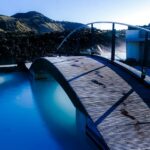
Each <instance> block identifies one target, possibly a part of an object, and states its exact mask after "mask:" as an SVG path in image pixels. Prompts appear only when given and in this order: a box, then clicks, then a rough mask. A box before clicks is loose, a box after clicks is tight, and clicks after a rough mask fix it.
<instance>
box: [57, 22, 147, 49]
mask: <svg viewBox="0 0 150 150" xmlns="http://www.w3.org/2000/svg"><path fill="white" fill-rule="evenodd" d="M101 23H105V24H107V23H108V24H118V25H124V26H127V27H133V28H136V29H139V30H143V31H146V32H150V30H149V29H146V28H143V27H140V26H134V25H130V24H126V23H121V22H112V21H96V22H90V23H87V24H84V25H81V26H80V27H78V28H76V29H74V30H73V31H72V32H70V33H69V34H68V35H67V36H66V37H65V38H64V39H63V41H62V42H61V43H60V44H59V46H58V47H57V51H58V50H59V49H60V48H61V47H62V45H63V44H64V43H65V41H66V40H67V39H68V38H69V37H70V36H71V35H72V34H73V33H75V32H76V31H78V30H80V29H83V28H85V27H86V26H88V25H92V24H101Z"/></svg>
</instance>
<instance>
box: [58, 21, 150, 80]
mask: <svg viewBox="0 0 150 150" xmlns="http://www.w3.org/2000/svg"><path fill="white" fill-rule="evenodd" d="M102 23H103V24H112V42H111V43H112V48H111V61H112V62H114V60H115V38H116V37H115V34H116V32H115V25H116V24H117V25H123V26H127V27H131V28H135V29H138V30H142V31H145V32H146V36H145V43H144V45H145V47H144V56H143V57H147V56H146V55H147V41H148V33H150V30H149V29H146V28H143V27H140V26H134V25H130V24H126V23H121V22H112V21H96V22H90V23H87V24H84V25H81V26H80V27H78V28H76V29H74V30H73V31H72V32H70V33H69V34H68V35H67V36H66V37H65V38H64V39H63V40H62V42H61V43H60V44H59V46H58V47H57V52H58V53H59V49H60V48H61V47H62V45H63V44H64V43H65V42H66V41H67V39H68V38H69V37H70V36H71V35H72V34H74V33H75V32H76V31H78V30H80V29H83V28H85V27H87V26H88V25H91V28H93V24H102ZM145 62H146V58H145V59H143V62H142V65H141V70H142V71H141V79H142V80H144V79H145V77H146V68H145Z"/></svg>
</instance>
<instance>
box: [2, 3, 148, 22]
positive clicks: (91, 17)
mask: <svg viewBox="0 0 150 150" xmlns="http://www.w3.org/2000/svg"><path fill="white" fill-rule="evenodd" d="M31 10H34V11H38V12H41V13H43V14H44V15H46V16H47V17H49V18H51V19H54V20H60V21H62V20H64V21H74V22H81V23H88V22H93V21H117V22H123V23H128V24H133V25H144V24H148V23H150V0H0V14H4V15H13V14H15V13H17V12H27V11H31Z"/></svg>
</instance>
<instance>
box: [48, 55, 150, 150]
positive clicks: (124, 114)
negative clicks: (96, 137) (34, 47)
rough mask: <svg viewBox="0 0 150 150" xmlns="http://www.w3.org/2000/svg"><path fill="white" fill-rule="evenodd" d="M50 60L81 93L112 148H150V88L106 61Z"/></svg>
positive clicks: (83, 57)
mask: <svg viewBox="0 0 150 150" xmlns="http://www.w3.org/2000/svg"><path fill="white" fill-rule="evenodd" d="M47 59H48V60H49V61H50V62H52V63H53V64H54V65H55V66H56V67H57V68H58V69H59V70H60V72H61V73H62V74H63V75H64V77H65V78H66V80H67V81H68V82H69V84H70V85H71V86H72V88H73V89H74V91H75V92H76V93H77V95H78V96H79V98H80V100H81V102H82V104H83V105H84V107H85V108H86V110H87V112H88V113H89V115H90V116H91V118H92V120H93V122H95V125H96V126H97V129H98V130H99V132H100V133H101V135H102V136H103V138H104V140H105V141H106V143H107V145H108V146H109V148H110V149H113V150H123V149H125V150H130V149H136V150H138V149H150V109H149V106H150V89H146V88H144V86H143V85H140V84H139V83H138V82H136V80H135V79H134V78H133V77H132V76H130V75H128V74H127V73H125V72H124V71H120V70H119V68H117V69H116V67H115V66H114V67H113V65H110V64H109V63H108V62H107V61H104V60H103V61H102V60H100V61H96V60H95V59H92V58H90V57H85V56H78V57H73V56H72V57H51V58H47ZM114 68H115V69H114ZM116 70H117V71H116ZM116 72H117V73H116ZM118 72H119V73H118ZM122 74H123V76H124V77H122V76H121V75H122ZM125 80H126V81H127V82H126V81H125ZM132 82H133V85H134V86H133V85H132ZM134 87H136V88H134ZM137 89H138V90H137ZM138 91H140V92H138ZM145 102H146V103H145Z"/></svg>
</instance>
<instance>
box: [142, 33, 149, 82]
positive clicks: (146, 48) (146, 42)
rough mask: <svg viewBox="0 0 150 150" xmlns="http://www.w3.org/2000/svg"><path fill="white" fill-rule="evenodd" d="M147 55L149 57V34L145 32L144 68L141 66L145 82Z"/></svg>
mask: <svg viewBox="0 0 150 150" xmlns="http://www.w3.org/2000/svg"><path fill="white" fill-rule="evenodd" d="M147 55H148V32H145V40H144V49H143V55H142V56H143V58H142V66H141V69H142V70H141V78H142V79H143V80H144V79H145V76H146V65H147Z"/></svg>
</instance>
